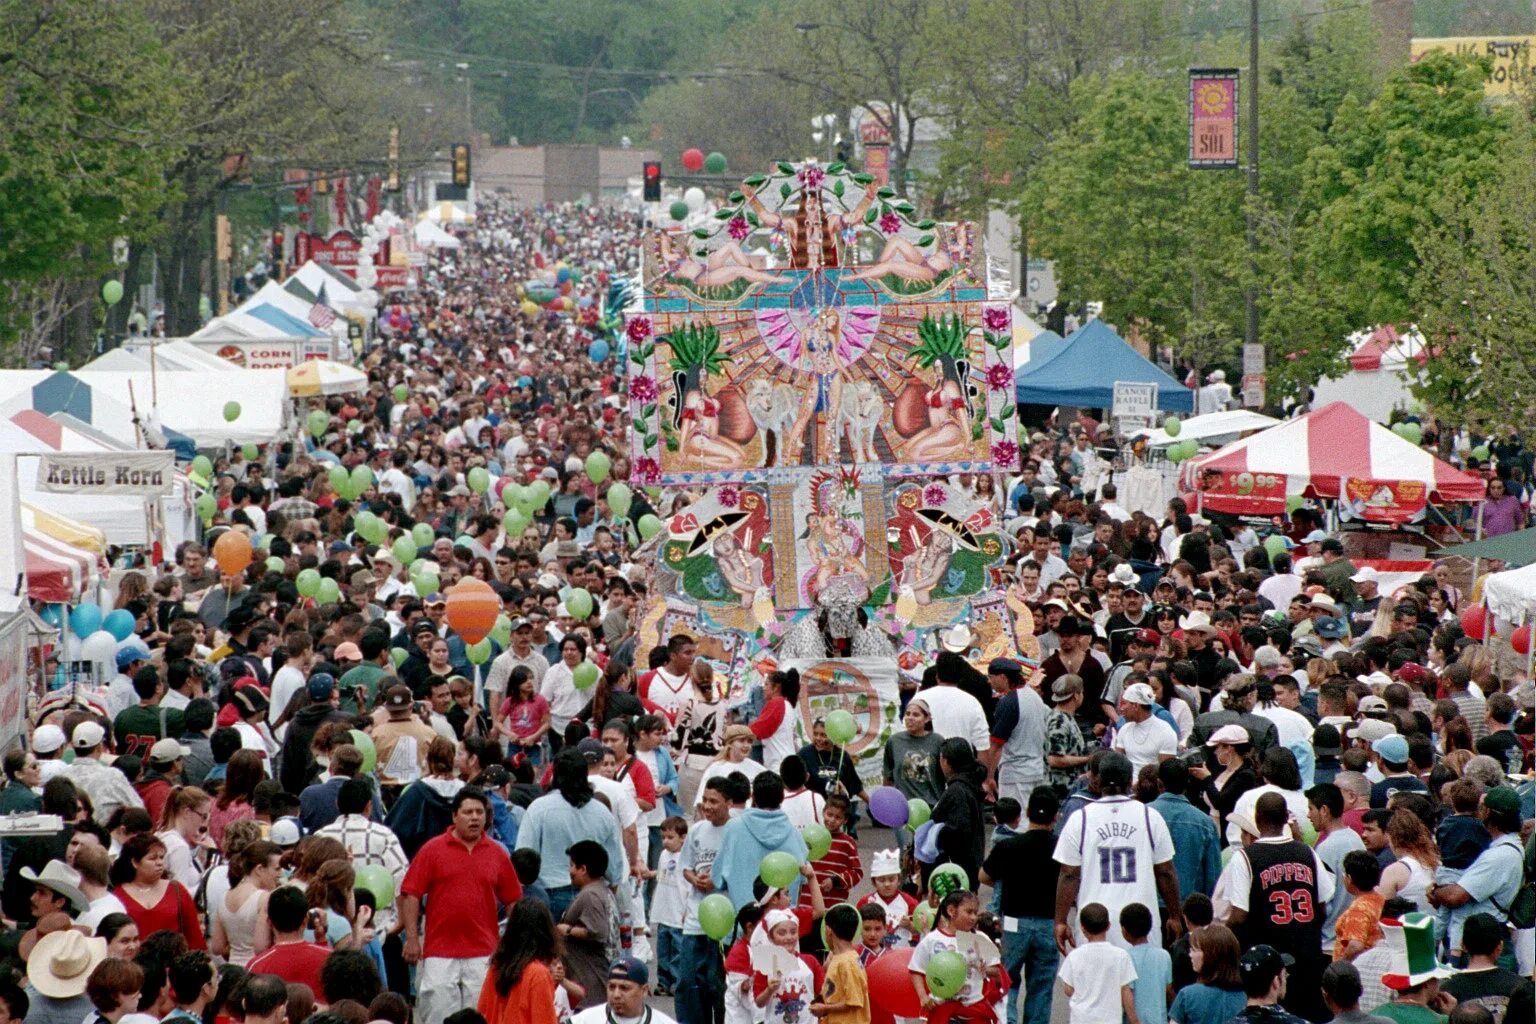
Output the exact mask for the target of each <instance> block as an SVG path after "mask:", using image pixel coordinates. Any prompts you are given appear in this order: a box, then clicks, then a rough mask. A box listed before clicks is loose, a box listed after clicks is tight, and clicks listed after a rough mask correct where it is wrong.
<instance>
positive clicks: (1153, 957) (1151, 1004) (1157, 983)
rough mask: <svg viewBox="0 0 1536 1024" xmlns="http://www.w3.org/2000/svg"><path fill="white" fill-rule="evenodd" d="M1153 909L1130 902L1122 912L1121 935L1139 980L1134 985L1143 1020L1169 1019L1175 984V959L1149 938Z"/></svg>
mask: <svg viewBox="0 0 1536 1024" xmlns="http://www.w3.org/2000/svg"><path fill="white" fill-rule="evenodd" d="M1153 924H1154V919H1153V917H1152V911H1151V910H1150V909H1148V907H1147V905H1146V904H1144V903H1127V904H1126V905H1125V909H1123V910H1121V911H1120V935H1121V937H1123V938H1124V939H1125V941H1126V942H1127V943H1129V944H1130V947H1131V948H1130V950H1129V952H1130V954H1131V966H1132V967H1133V968H1135V970H1136V980H1135V981H1134V982H1133V983H1132V985H1131V988H1132V991H1133V993H1134V994H1135V999H1136V1016H1137V1017H1139V1018H1141V1019H1142V1020H1143V1021H1159V1022H1160V1021H1165V1020H1167V1019H1168V993H1169V990H1170V989H1171V988H1172V987H1173V959H1172V958H1171V957H1170V956H1169V955H1168V951H1167V950H1166V949H1164V948H1163V947H1162V946H1161V945H1153V944H1152V943H1150V942H1148V941H1147V936H1149V935H1151V934H1152V926H1153Z"/></svg>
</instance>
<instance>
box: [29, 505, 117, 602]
mask: <svg viewBox="0 0 1536 1024" xmlns="http://www.w3.org/2000/svg"><path fill="white" fill-rule="evenodd" d="M20 512H21V517H20V518H21V522H20V526H21V543H22V550H23V553H24V555H25V558H26V573H27V596H28V597H30V598H32V600H34V601H47V602H50V603H59V602H74V601H76V600H78V599H79V597H80V595H81V593H82V592H84V590H85V588H86V586H87V585H89V584H90V582H91V580H92V579H94V578H95V576H96V572H97V561H98V558H97V555H96V553H95V552H93V551H90V550H87V549H86V548H83V547H77V546H75V545H74V544H70V543H68V542H67V541H64V540H61V539H59V538H58V537H56V536H53V533H56V532H58V531H57V529H56V528H55V525H54V523H53V520H55V519H59V518H60V517H54V516H50V515H48V513H46V512H42V511H40V510H39V509H36V508H33V507H32V506H31V505H28V504H27V503H26V502H22V503H21V505H20ZM64 522H66V523H68V525H69V526H72V527H76V528H81V527H79V524H77V523H69V522H68V521H67V520H65V521H64ZM83 529H89V527H84V528H83ZM50 531H52V532H50Z"/></svg>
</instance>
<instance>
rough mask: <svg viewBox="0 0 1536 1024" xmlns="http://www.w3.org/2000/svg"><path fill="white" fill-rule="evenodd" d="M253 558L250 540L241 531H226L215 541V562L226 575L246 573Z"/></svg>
mask: <svg viewBox="0 0 1536 1024" xmlns="http://www.w3.org/2000/svg"><path fill="white" fill-rule="evenodd" d="M252 557H253V556H252V553H251V541H250V538H249V537H247V536H246V535H245V534H243V533H241V532H240V531H239V530H226V531H224V535H223V536H221V537H220V538H219V539H218V540H216V541H214V544H213V560H214V561H215V562H218V563H219V568H220V569H221V570H223V571H224V573H225V574H226V575H229V576H234V575H236V574H238V573H242V572H245V567H246V566H248V565H250V564H251V558H252Z"/></svg>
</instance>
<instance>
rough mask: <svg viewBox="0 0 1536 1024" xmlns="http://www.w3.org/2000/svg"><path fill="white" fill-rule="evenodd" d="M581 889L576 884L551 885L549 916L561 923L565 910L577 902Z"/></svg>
mask: <svg viewBox="0 0 1536 1024" xmlns="http://www.w3.org/2000/svg"><path fill="white" fill-rule="evenodd" d="M580 891H581V890H579V889H577V888H576V887H575V886H574V885H552V886H550V887H549V916H550V917H552V918H554V919H555V923H556V924H559V923H560V919H561V918H562V917H564V916H565V912H566V911H567V910H569V909H570V907H571V904H572V903H575V902H576V894H577V893H578V892H580Z"/></svg>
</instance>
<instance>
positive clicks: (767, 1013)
mask: <svg viewBox="0 0 1536 1024" xmlns="http://www.w3.org/2000/svg"><path fill="white" fill-rule="evenodd" d="M762 927H763V929H764V930H765V931H766V932H767V933H768V941H769V942H770V943H772V944H773V945H774V946H777V947H778V948H779V949H781V950H783V951H784V954H788V955H787V956H786V955H782V954H780V955H777V956H776V958H775V967H774V970H773V973H772V974H764V973H763V971H762V970H760V969H759V957H760V955H761V954H752V958H753V963H752V1001H753V1002H754V1003H756V1004H757V1006H758V1008H759V1009H760V1010H761V1012H762V1021H763V1024H799V1022H800V1021H801V1014H802V1013H804V1012H805V1011H806V1010H807V1009H808V1008H809V1007H810V1005H811V1001H812V999H814V998H815V995H816V993H817V992H819V991H820V990H821V982H822V971H821V964H819V963H818V962H817V961H816V959H815V957H812V956H810V955H808V954H805V953H801V952H800V921H799V919H798V918H796V917H795V915H794V914H792V913H790V912H789V911H788V910H770V911H768V913H766V914H764V915H763V925H762Z"/></svg>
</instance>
